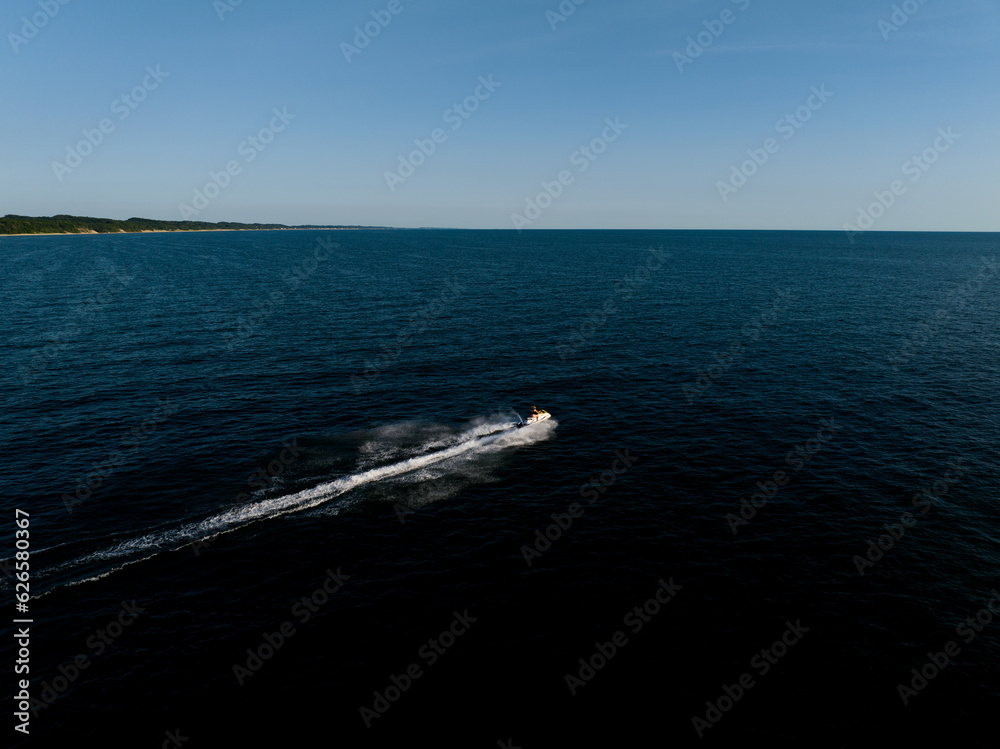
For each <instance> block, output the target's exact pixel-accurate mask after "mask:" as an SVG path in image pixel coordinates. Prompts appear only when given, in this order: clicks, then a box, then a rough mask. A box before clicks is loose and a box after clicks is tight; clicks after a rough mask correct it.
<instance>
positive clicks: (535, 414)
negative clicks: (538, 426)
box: [531, 406, 543, 416]
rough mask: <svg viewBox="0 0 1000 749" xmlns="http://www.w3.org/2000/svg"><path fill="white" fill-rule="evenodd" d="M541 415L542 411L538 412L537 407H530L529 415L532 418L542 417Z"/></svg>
mask: <svg viewBox="0 0 1000 749" xmlns="http://www.w3.org/2000/svg"><path fill="white" fill-rule="evenodd" d="M542 413H543V412H542V411H539V410H538V407H537V406H532V407H531V415H532V416H541V415H542Z"/></svg>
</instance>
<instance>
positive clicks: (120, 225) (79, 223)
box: [0, 214, 366, 234]
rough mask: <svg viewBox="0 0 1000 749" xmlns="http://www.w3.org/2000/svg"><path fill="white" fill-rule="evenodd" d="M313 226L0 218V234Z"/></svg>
mask: <svg viewBox="0 0 1000 749" xmlns="http://www.w3.org/2000/svg"><path fill="white" fill-rule="evenodd" d="M310 228H320V227H313V226H300V227H295V226H286V225H285V224H240V223H235V222H233V221H220V222H219V223H217V224H213V223H209V222H208V221H157V220H155V219H149V218H129V219H125V220H124V221H119V220H117V219H112V218H90V217H88V216H66V215H64V214H60V215H58V216H39V217H32V216H15V215H13V214H7V215H6V216H4V217H3V218H0V234H90V233H93V232H97V233H98V234H115V233H119V232H137V231H199V230H201V231H204V230H211V229H223V230H229V231H239V230H254V229H256V230H261V229H310ZM324 228H336V229H361V228H366V227H360V226H337V227H324Z"/></svg>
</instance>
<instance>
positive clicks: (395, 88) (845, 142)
mask: <svg viewBox="0 0 1000 749" xmlns="http://www.w3.org/2000/svg"><path fill="white" fill-rule="evenodd" d="M65 1H66V0H64V2H65ZM894 6H896V7H895V10H894ZM560 8H562V10H563V11H565V10H567V9H573V12H572V13H564V12H560ZM393 9H394V10H396V11H397V12H396V13H393V12H392V10H393ZM908 11H909V12H908ZM373 13H374V17H373ZM556 14H558V15H556ZM894 14H895V23H893V20H894ZM379 19H381V20H382V23H380V22H379ZM386 19H391V20H389V22H388V23H387V24H385V23H384V21H385V20H386ZM560 19H564V20H560ZM902 19H905V23H901V24H900V23H899V21H900V20H902ZM26 21H27V23H26ZM36 21H44V25H42V24H36ZM880 22H882V25H881V27H880ZM366 24H368V28H369V30H375V29H377V30H378V34H377V36H374V37H372V38H370V39H368V42H367V44H366V45H365V46H364V47H363V48H362V47H361V46H360V45H361V44H364V43H365V38H360V39H359V42H360V43H359V44H358V45H354V42H355V37H356V36H357V34H356V31H355V28H356V27H361V28H362V31H364V27H365V25H366ZM888 24H893V25H892V26H889V25H888ZM553 27H554V28H553ZM0 32H2V33H3V37H4V38H3V40H0V44H2V49H0V101H2V103H3V106H2V107H0V132H3V133H4V135H5V137H4V138H3V141H2V145H0V173H2V175H3V180H2V182H0V215H2V214H6V213H16V214H24V215H52V214H55V213H69V214H78V215H92V216H106V217H111V218H128V217H130V216H142V217H147V218H157V219H181V218H194V219H198V220H206V221H261V222H279V223H286V224H302V223H324V224H326V223H332V224H365V225H390V226H401V227H417V226H452V227H467V228H514V227H515V226H516V225H520V226H521V227H523V228H529V229H534V228H539V229H551V228H652V229H674V228H677V229H682V228H694V229H717V228H722V229H741V228H745V229H758V228H769V229H834V230H839V229H842V228H844V225H845V224H851V225H859V222H864V221H865V220H866V219H865V217H867V220H868V221H870V223H869V225H868V226H867V227H859V228H870V229H872V230H945V231H998V230H1000V210H998V202H1000V201H998V198H1000V179H998V174H1000V138H998V137H997V136H998V134H1000V130H998V123H1000V75H998V73H1000V64H998V63H1000V45H998V42H997V39H998V38H1000V3H998V2H997V1H996V0H948V1H947V2H945V0H926V2H923V3H921V2H919V0H907V2H904V3H893V2H880V1H878V0H842V1H841V2H838V3H809V2H800V1H799V2H795V1H793V0H773V1H772V2H764V0H676V1H670V0H665V1H663V2H652V1H650V0H615V2H611V0H585V1H584V2H582V4H580V5H576V4H575V2H573V0H564V2H562V3H560V2H559V0H548V1H546V0H537V1H534V0H503V2H499V1H497V2H493V1H491V0H485V1H480V2H470V1H469V0H465V1H464V2H459V0H421V1H420V2H417V1H416V0H384V1H383V0H343V1H342V2H336V3H329V2H319V1H318V0H301V1H300V2H297V3H279V2H277V0H243V1H242V2H241V3H239V4H238V5H235V4H234V0H215V2H213V0H173V1H172V2H170V3H162V2H161V3H153V2H148V1H147V2H143V1H142V0H139V1H138V2H137V1H136V0H130V1H129V2H125V0H105V1H104V2H101V3H85V2H83V0H68V2H66V4H65V5H61V4H59V1H58V0H7V2H5V3H4V10H3V12H2V15H0ZM699 35H700V37H699ZM692 41H693V46H692ZM344 44H348V45H352V46H355V50H351V49H347V50H346V53H345V48H344V47H343V46H342V45H344ZM675 53H680V54H682V55H684V58H681V57H678V56H677V55H676V54H675ZM695 55H697V56H695ZM348 57H350V60H348V59H347V58H348ZM149 70H152V71H158V72H157V74H156V75H152V74H151V73H150V72H148V71H149ZM481 81H486V82H487V83H488V85H484V84H483V83H482V82H481ZM137 87H138V90H137V91H136V93H135V98H136V99H139V98H141V99H142V100H141V101H134V100H132V94H131V93H130V92H132V91H134V90H136V88H137ZM815 92H821V93H822V96H820V95H818V94H817V93H815ZM477 94H478V96H477ZM123 95H127V96H128V97H129V101H130V103H126V102H124V101H123V99H122V97H123ZM470 97H471V98H470ZM466 103H467V105H468V109H466ZM130 104H131V106H130ZM456 104H458V105H459V106H460V107H461V111H460V112H459V111H456V110H455V109H453V107H454V105H456ZM275 110H277V111H278V112H283V113H285V117H284V118H283V119H282V118H276V115H275V114H274V112H275ZM472 110H474V111H472ZM126 112H127V117H126V116H125V113H126ZM787 115H791V116H792V120H790V121H789V120H787V119H786V120H784V122H785V124H784V125H780V124H779V121H781V120H783V119H784V118H785V117H786V116H787ZM102 120H103V121H104V123H103V124H104V129H105V131H106V132H103V133H102V132H101V123H102ZM608 122H611V123H617V125H616V126H615V127H609V125H608ZM272 126H273V129H272ZM279 128H280V130H279ZM262 130H263V131H264V132H263V133H261V131H262ZM435 130H437V133H436V135H437V142H435V137H434V136H435ZM87 133H89V134H90V140H92V141H98V140H99V142H98V143H97V144H96V145H94V146H92V147H91V146H90V144H89V143H87V142H86V141H87ZM251 137H254V138H258V137H259V138H261V139H262V140H266V141H268V142H267V143H263V142H261V140H258V141H256V143H257V145H254V144H253V143H252V142H251V141H250V140H249V139H250V138H251ZM769 139H771V140H769ZM81 141H83V142H84V143H83V145H82V146H81ZM415 141H420V142H422V143H423V146H424V150H425V151H431V148H433V151H432V152H431V153H429V155H427V154H424V153H420V151H419V150H418V147H419V144H418V143H415ZM581 148H586V149H587V150H586V152H584V151H582V150H580V149H581ZM748 151H749V153H748ZM411 155H412V156H411ZM914 156H916V157H917V158H918V160H917V161H914V160H913V157H914ZM401 157H402V161H401ZM755 157H756V158H755ZM925 159H926V160H925ZM227 166H229V167H230V172H229V173H227V172H226V170H227ZM411 170H412V171H411ZM393 173H394V174H395V177H392V176H387V175H391V174H393ZM213 174H214V175H215V178H214V181H213V176H212V175H213ZM560 177H562V180H561V181H560ZM545 185H548V190H547V191H546V189H545ZM199 194H200V195H201V196H202V197H201V198H198V197H197V195H199ZM540 195H541V197H539V196H540ZM879 196H881V200H880V197H879ZM182 206H186V207H185V208H182ZM531 206H535V208H532V207H531ZM876 214H877V215H876Z"/></svg>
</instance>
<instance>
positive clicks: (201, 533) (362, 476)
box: [46, 420, 556, 584]
mask: <svg viewBox="0 0 1000 749" xmlns="http://www.w3.org/2000/svg"><path fill="white" fill-rule="evenodd" d="M497 426H500V427H507V426H508V425H506V424H505V425H497ZM555 427H556V422H555V421H554V420H552V421H551V423H549V422H545V423H543V424H539V425H536V426H535V427H533V428H532V429H531V430H526V429H524V430H509V431H502V432H498V433H495V434H490V435H488V436H484V437H480V436H476V432H477V431H478V430H473V431H470V432H467V433H465V434H463V435H461V436H460V437H459V439H463V441H462V442H460V443H459V444H456V445H454V446H452V447H449V448H446V449H444V450H439V451H437V452H433V453H428V454H425V455H419V456H416V457H413V458H409V459H407V460H402V461H399V462H397V463H392V464H390V465H385V466H380V467H378V468H371V469H368V470H366V471H361V472H359V473H356V474H353V475H350V476H344V477H342V478H339V479H335V480H334V481H329V482H327V483H324V484H320V485H318V486H315V487H312V488H310V489H305V490H303V491H299V492H295V493H294V494H289V495H286V496H282V497H273V498H270V499H262V500H259V501H256V502H251V503H248V504H244V505H240V506H238V507H232V508H230V509H228V510H226V511H224V512H220V513H218V514H216V515H213V516H211V517H209V518H206V519H204V520H200V521H196V522H192V523H187V524H186V525H183V526H181V527H180V528H176V529H173V530H166V531H157V532H154V533H147V534H145V535H143V536H139V537H136V538H132V539H129V540H126V541H121V542H119V543H117V544H115V545H114V546H111V547H109V548H107V549H103V550H101V551H96V552H93V553H91V554H87V555H86V556H83V557H80V558H78V559H74V560H71V561H68V562H65V563H63V564H61V565H58V566H56V567H53V568H51V569H49V570H46V573H47V575H48V574H53V573H56V572H65V571H68V570H72V569H75V568H77V567H81V566H84V565H86V564H89V563H92V562H95V561H109V560H112V561H113V560H127V561H125V562H124V564H123V565H121V566H125V564H132V563H135V562H140V561H143V560H145V559H149V558H151V557H153V556H155V555H156V554H158V553H161V552H163V551H169V550H175V549H179V548H182V547H184V546H186V545H187V544H190V543H193V542H195V541H207V540H208V539H210V538H214V537H216V536H219V535H221V534H224V533H229V532H231V531H235V530H238V529H240V528H244V527H246V526H247V525H249V524H250V523H254V522H257V521H259V520H266V519H272V518H277V517H280V516H282V515H287V514H289V513H292V512H301V511H303V510H309V509H311V508H314V507H318V506H319V505H322V504H325V503H327V502H330V501H331V500H334V499H336V498H337V497H341V496H343V495H345V494H347V493H348V492H350V491H351V490H353V489H357V488H358V487H359V486H363V485H365V484H370V483H373V482H376V481H382V480H384V479H388V478H393V477H395V476H400V475H403V474H406V473H410V472H413V471H419V470H420V469H422V468H425V467H427V466H430V465H433V464H435V463H440V462H441V461H445V460H448V459H450V458H455V457H457V456H459V455H463V454H465V453H469V452H477V451H486V450H490V451H492V450H498V449H504V448H507V447H513V446H516V445H525V444H530V443H532V442H537V441H541V440H543V439H547V438H548V437H549V436H550V435H551V433H552V431H553V430H554V429H555ZM529 431H530V434H529V433H528V432H529ZM120 568H121V567H117V568H115V569H120ZM113 571H114V570H109V571H106V572H103V573H101V574H100V575H97V576H95V577H90V578H87V579H86V580H81V581H79V582H87V581H88V580H93V579H96V578H97V577H103V576H104V575H107V574H109V573H110V572H113ZM71 584H76V583H71Z"/></svg>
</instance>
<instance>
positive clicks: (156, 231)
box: [0, 226, 392, 237]
mask: <svg viewBox="0 0 1000 749" xmlns="http://www.w3.org/2000/svg"><path fill="white" fill-rule="evenodd" d="M391 228H392V227H389V226H370V227H369V226H366V227H346V226H286V227H284V228H281V229H277V228H273V229H142V230H141V231H124V230H119V231H93V230H91V231H33V232H23V233H20V234H0V237H75V236H94V235H98V236H109V235H114V234H195V233H197V232H204V231H375V230H384V229H391Z"/></svg>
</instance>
